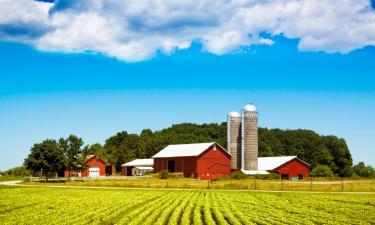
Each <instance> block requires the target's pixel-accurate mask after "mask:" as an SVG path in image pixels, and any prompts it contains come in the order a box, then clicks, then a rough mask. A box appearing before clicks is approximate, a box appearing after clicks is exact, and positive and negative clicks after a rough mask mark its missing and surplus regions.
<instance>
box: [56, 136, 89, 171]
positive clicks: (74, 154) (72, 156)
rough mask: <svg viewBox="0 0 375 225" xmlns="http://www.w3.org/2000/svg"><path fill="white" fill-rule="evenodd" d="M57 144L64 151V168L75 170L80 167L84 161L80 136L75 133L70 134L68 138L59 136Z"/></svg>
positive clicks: (82, 143)
mask: <svg viewBox="0 0 375 225" xmlns="http://www.w3.org/2000/svg"><path fill="white" fill-rule="evenodd" d="M59 145H60V147H61V148H62V149H63V151H64V155H65V160H66V161H65V165H66V169H67V170H68V171H69V172H68V173H69V176H70V172H71V171H77V170H80V169H81V168H82V165H83V163H84V160H85V159H84V157H83V145H84V142H83V140H82V138H79V137H77V136H76V135H70V136H69V137H68V138H66V139H64V138H60V140H59Z"/></svg>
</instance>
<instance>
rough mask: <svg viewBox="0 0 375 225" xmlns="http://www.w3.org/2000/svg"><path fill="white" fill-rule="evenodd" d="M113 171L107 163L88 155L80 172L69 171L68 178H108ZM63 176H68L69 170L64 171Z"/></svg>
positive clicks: (111, 166) (112, 166)
mask: <svg viewBox="0 0 375 225" xmlns="http://www.w3.org/2000/svg"><path fill="white" fill-rule="evenodd" d="M114 171H115V168H114V165H112V164H110V163H107V162H106V161H104V160H103V159H101V158H99V157H98V156H96V155H89V156H88V157H87V160H86V162H85V166H84V169H83V170H82V171H70V176H76V175H78V176H82V177H99V176H110V175H112V173H113V172H114ZM65 176H69V170H66V171H65Z"/></svg>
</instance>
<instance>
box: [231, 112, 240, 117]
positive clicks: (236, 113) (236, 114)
mask: <svg viewBox="0 0 375 225" xmlns="http://www.w3.org/2000/svg"><path fill="white" fill-rule="evenodd" d="M228 116H229V117H241V114H240V113H238V112H230V113H228Z"/></svg>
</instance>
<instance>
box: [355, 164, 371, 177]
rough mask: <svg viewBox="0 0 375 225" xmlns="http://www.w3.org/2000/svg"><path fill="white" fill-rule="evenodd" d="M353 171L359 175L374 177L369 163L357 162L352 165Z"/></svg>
mask: <svg viewBox="0 0 375 225" xmlns="http://www.w3.org/2000/svg"><path fill="white" fill-rule="evenodd" d="M353 170H354V172H355V173H356V174H357V175H358V176H360V177H374V176H375V171H374V168H373V167H372V166H370V165H367V166H366V165H365V163H364V162H359V163H358V164H357V165H354V166H353Z"/></svg>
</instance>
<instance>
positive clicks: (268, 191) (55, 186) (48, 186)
mask: <svg viewBox="0 0 375 225" xmlns="http://www.w3.org/2000/svg"><path fill="white" fill-rule="evenodd" d="M20 182H22V181H21V180H13V181H2V182H0V185H5V186H17V187H44V188H78V189H80V188H81V189H82V188H83V189H107V190H157V191H165V190H168V191H196V190H205V191H225V192H266V193H312V194H317V193H318V194H327V193H331V194H361V195H374V194H375V192H328V191H327V192H322V191H273V190H224V189H188V188H136V187H92V186H67V185H38V184H35V185H29V184H19V183H20Z"/></svg>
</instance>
